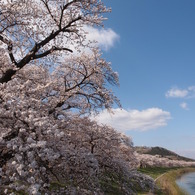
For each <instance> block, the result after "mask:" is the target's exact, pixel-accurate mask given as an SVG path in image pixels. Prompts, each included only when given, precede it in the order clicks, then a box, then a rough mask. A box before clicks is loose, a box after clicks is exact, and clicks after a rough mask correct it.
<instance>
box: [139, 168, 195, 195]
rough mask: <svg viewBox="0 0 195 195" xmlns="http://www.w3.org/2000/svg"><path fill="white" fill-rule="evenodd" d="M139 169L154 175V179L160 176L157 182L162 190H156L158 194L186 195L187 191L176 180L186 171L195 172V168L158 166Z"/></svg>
mask: <svg viewBox="0 0 195 195" xmlns="http://www.w3.org/2000/svg"><path fill="white" fill-rule="evenodd" d="M139 171H140V172H142V173H144V174H147V175H149V176H151V177H153V178H154V179H156V178H158V179H157V180H156V184H157V186H158V187H159V188H160V190H158V191H156V192H155V194H158V195H167V194H177V195H184V194H186V192H184V191H183V190H182V189H180V188H179V187H178V186H177V184H176V182H175V180H176V179H177V178H178V177H180V176H181V175H183V174H185V173H188V172H194V171H195V168H162V167H156V168H145V169H139ZM162 174H163V175H162ZM160 175H162V177H159V176H160Z"/></svg>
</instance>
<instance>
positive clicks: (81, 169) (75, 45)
mask: <svg viewBox="0 0 195 195" xmlns="http://www.w3.org/2000/svg"><path fill="white" fill-rule="evenodd" d="M109 11H110V9H107V8H106V7H105V6H104V5H103V3H102V2H101V1H99V0H55V1H54V0H28V1H27V0H17V1H16V0H13V1H10V0H2V1H0V131H1V132H0V176H1V177H0V186H1V193H4V194H7V193H8V194H11V193H13V194H14V192H15V191H18V192H20V191H21V192H26V193H28V194H41V193H50V191H51V190H52V189H50V187H51V186H50V185H51V183H52V182H58V183H63V181H66V184H64V185H65V186H66V187H64V188H63V190H64V192H59V194H61V193H66V194H70V191H69V190H75V189H71V186H72V187H73V186H77V187H79V186H80V188H82V189H80V192H82V190H84V189H85V188H86V189H88V190H91V191H96V192H98V190H99V191H101V186H100V184H99V181H98V177H99V175H101V174H103V171H104V170H105V169H106V168H109V169H112V170H115V171H118V172H121V170H126V171H127V170H129V171H130V170H131V168H133V167H135V161H134V155H133V150H132V142H131V140H130V139H129V138H127V137H126V136H124V135H122V134H119V133H117V132H116V131H114V130H113V129H111V128H109V127H106V126H99V125H97V124H96V123H95V122H93V121H90V119H88V117H87V114H90V113H91V112H93V113H94V112H95V111H98V109H99V108H107V109H110V108H111V106H112V105H113V103H114V102H115V103H117V104H119V105H120V103H119V101H118V99H117V98H116V97H115V96H114V95H113V93H112V91H111V90H110V89H108V87H107V86H108V84H111V85H118V76H117V73H115V72H113V71H112V69H111V66H110V63H108V62H107V61H106V60H105V59H103V58H102V56H101V51H100V50H99V49H98V48H97V46H96V45H95V44H94V43H92V42H91V40H88V39H87V37H86V34H87V32H86V29H87V28H86V27H88V26H97V27H98V28H100V27H102V26H103V23H102V22H103V21H104V19H105V18H104V17H103V16H102V15H103V14H104V13H106V12H109ZM81 116H82V117H81ZM67 186H70V187H67ZM89 188H91V189H89ZM65 191H66V192H65ZM55 193H58V192H55ZM85 193H86V192H83V194H85Z"/></svg>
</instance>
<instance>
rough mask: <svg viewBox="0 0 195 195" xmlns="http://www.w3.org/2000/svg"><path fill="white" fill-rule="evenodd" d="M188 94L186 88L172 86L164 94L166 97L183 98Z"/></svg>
mask: <svg viewBox="0 0 195 195" xmlns="http://www.w3.org/2000/svg"><path fill="white" fill-rule="evenodd" d="M187 95H188V90H186V89H184V90H182V89H178V88H172V89H170V90H169V91H167V93H166V94H165V96H166V97H168V98H169V97H172V98H183V97H186V96H187Z"/></svg>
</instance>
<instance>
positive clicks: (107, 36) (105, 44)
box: [85, 26, 120, 51]
mask: <svg viewBox="0 0 195 195" xmlns="http://www.w3.org/2000/svg"><path fill="white" fill-rule="evenodd" d="M85 30H86V32H88V34H87V35H86V37H87V39H88V40H91V41H95V42H96V43H97V44H98V46H100V47H101V48H102V49H104V50H106V51H107V50H109V49H110V48H111V47H113V46H114V44H115V43H116V42H117V41H118V40H119V38H120V37H119V35H118V34H117V33H116V32H114V31H113V30H112V29H111V28H108V29H98V28H94V27H91V26H86V27H85Z"/></svg>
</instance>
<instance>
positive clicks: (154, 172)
mask: <svg viewBox="0 0 195 195" xmlns="http://www.w3.org/2000/svg"><path fill="white" fill-rule="evenodd" d="M177 169H178V168H168V167H147V168H140V169H138V171H139V172H141V173H143V174H146V175H149V176H150V177H152V178H153V179H156V178H157V177H159V176H160V175H162V174H163V173H166V172H168V171H170V170H177Z"/></svg>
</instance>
